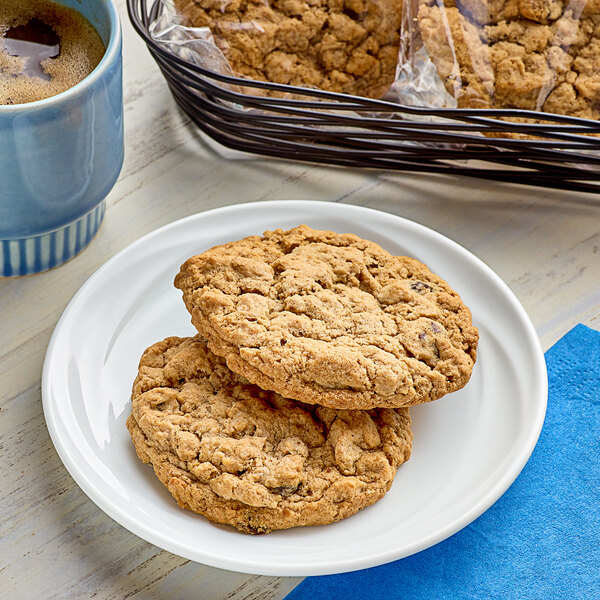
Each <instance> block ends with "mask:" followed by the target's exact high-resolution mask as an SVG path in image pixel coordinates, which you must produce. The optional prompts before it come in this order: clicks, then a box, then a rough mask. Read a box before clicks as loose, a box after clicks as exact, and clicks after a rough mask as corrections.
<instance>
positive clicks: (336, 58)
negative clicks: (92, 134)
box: [151, 0, 600, 120]
mask: <svg viewBox="0 0 600 600" xmlns="http://www.w3.org/2000/svg"><path fill="white" fill-rule="evenodd" d="M160 1H161V4H162V6H161V9H162V10H161V11H160V13H159V14H160V16H159V18H158V19H157V21H156V22H155V23H153V24H152V27H151V32H152V35H153V37H154V39H155V40H156V41H158V42H160V43H165V44H168V45H170V46H171V48H172V49H173V50H174V51H176V52H177V53H179V54H180V55H182V56H184V57H185V58H187V59H188V60H193V61H196V62H197V63H198V64H201V65H202V66H205V67H208V68H210V69H211V70H213V71H217V72H220V73H224V74H235V75H237V76H239V77H242V78H249V79H258V80H262V81H270V82H274V83H283V84H291V85H296V86H303V87H308V88H320V89H324V90H329V91H335V92H343V93H347V94H354V95H359V96H369V97H375V98H379V97H383V98H385V99H388V100H392V101H396V102H398V103H400V104H404V105H409V106H424V107H429V108H455V107H458V108H503V109H506V108H510V109H521V110H533V111H545V112H550V113H558V114H564V115H570V116H575V117H583V118H587V119H594V120H596V119H598V117H599V116H600V0H570V1H568V0H230V1H228V0H160ZM252 93H260V92H257V91H256V89H253V90H252ZM511 120H514V118H513V119H511ZM517 120H520V119H517Z"/></svg>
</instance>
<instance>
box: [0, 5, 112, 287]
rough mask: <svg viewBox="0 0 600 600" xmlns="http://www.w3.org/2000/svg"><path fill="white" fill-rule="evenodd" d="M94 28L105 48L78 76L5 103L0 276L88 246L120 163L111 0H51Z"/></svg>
mask: <svg viewBox="0 0 600 600" xmlns="http://www.w3.org/2000/svg"><path fill="white" fill-rule="evenodd" d="M54 1H55V2H57V3H58V4H62V5H65V6H68V7H70V8H73V9H75V10H77V11H78V12H79V13H80V14H82V15H83V16H84V17H86V18H87V20H88V21H90V22H91V24H92V25H93V26H94V27H95V28H96V30H97V31H98V33H99V34H100V37H101V38H102V41H103V42H104V45H105V47H106V52H105V54H104V56H103V58H102V60H101V61H100V63H99V64H98V66H97V67H96V68H95V69H94V70H93V71H92V72H91V73H90V74H89V75H88V76H87V77H86V78H85V79H84V80H83V81H81V82H80V83H78V84H77V85H75V86H73V87H72V88H70V89H68V90H66V91H65V92H62V93H60V94H57V95H56V96H52V97H50V98H47V99H45V100H38V101H37V102H31V103H28V104H15V105H0V276H4V277H11V276H17V275H28V274H30V273H38V272H40V271H45V270H47V269H51V268H52V267H55V266H57V265H59V264H61V263H63V262H65V261H67V260H69V259H70V258H72V257H73V256H75V255H76V254H78V253H79V252H80V251H81V250H83V248H85V247H86V246H87V245H88V244H89V242H90V241H91V239H92V238H93V237H94V235H95V234H96V232H97V231H98V228H99V227H100V224H101V222H102V219H103V217H104V211H105V198H106V196H107V195H108V193H109V191H110V190H111V188H112V187H113V185H114V184H115V182H116V180H117V177H118V176H119V172H120V171H121V166H122V165H123V88H122V59H121V26H120V22H119V15H118V13H117V10H116V8H115V6H114V4H113V3H112V1H111V0H86V2H82V1H81V0H54Z"/></svg>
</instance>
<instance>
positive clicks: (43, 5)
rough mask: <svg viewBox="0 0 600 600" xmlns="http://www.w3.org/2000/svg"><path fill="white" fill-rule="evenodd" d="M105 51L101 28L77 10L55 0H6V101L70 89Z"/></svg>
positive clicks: (2, 50) (2, 63) (1, 77)
mask: <svg viewBox="0 0 600 600" xmlns="http://www.w3.org/2000/svg"><path fill="white" fill-rule="evenodd" d="M104 52H105V48H104V45H103V43H102V40H101V39H100V36H99V35H98V33H97V32H96V30H95V29H94V28H93V27H92V25H91V24H90V23H89V22H88V21H87V20H86V19H85V18H84V17H83V16H82V15H81V14H79V13H78V12H76V11H75V10H73V9H70V8H67V7H65V6H62V5H60V4H58V3H55V2H51V1H50V0H28V1H27V2H23V0H0V104H20V103H24V102H33V101H35V100H41V99H43V98H48V97H50V96H54V95H56V94H59V93H60V92H63V91H65V90H67V89H69V88H70V87H73V86H74V85H76V84H77V83H79V82H80V81H81V80H82V79H84V78H85V77H87V76H88V75H89V74H90V73H91V72H92V71H93V70H94V68H95V67H96V66H97V65H98V63H99V62H100V60H101V59H102V56H103V55H104Z"/></svg>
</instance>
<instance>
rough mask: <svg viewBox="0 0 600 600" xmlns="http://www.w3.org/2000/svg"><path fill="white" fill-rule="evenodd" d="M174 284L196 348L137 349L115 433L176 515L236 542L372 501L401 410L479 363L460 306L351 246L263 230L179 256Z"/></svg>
mask: <svg viewBox="0 0 600 600" xmlns="http://www.w3.org/2000/svg"><path fill="white" fill-rule="evenodd" d="M175 285H176V287H178V288H179V289H180V290H182V292H183V299H184V302H185V305H186V307H187V309H188V310H189V312H190V313H191V316H192V323H193V324H194V325H195V327H196V329H197V330H198V335H196V336H195V337H191V338H168V339H166V340H164V341H162V342H159V343H157V344H155V345H154V346H152V347H150V348H149V349H148V350H146V352H145V353H144V355H143V356H142V359H141V362H140V367H139V374H138V377H137V378H136V380H135V383H134V387H133V395H132V400H133V406H132V414H131V416H130V417H129V419H128V421H127V426H128V428H129V431H130V433H131V437H132V439H133V442H134V445H135V448H136V451H137V454H138V456H139V458H140V459H141V460H142V461H144V462H146V463H151V464H152V466H153V467H154V471H155V473H156V475H157V476H158V478H159V479H160V481H161V482H162V483H163V484H164V485H165V486H166V487H167V488H168V490H169V491H170V492H171V494H172V495H173V496H174V497H175V499H176V500H177V502H178V504H179V505H180V506H182V507H183V508H187V509H190V510H192V511H195V512H198V513H200V514H202V515H204V516H206V517H207V518H209V519H211V520H213V521H216V522H219V523H227V524H230V525H233V526H234V527H236V528H237V529H238V530H240V531H243V532H246V533H265V532H268V531H271V530H273V529H284V528H288V527H295V526H299V525H323V524H326V523H331V522H333V521H337V520H339V519H342V518H345V517H348V516H350V515H352V514H354V513H355V512H357V511H358V510H360V509H361V508H363V507H365V506H368V505H370V504H373V503H374V502H376V501H377V500H378V499H380V498H382V497H383V496H384V494H385V493H386V492H387V491H388V490H389V488H390V486H391V484H392V480H393V478H394V475H395V473H396V470H397V469H398V467H399V466H400V465H401V464H402V463H403V462H405V461H406V460H407V459H408V458H409V456H410V451H411V444H412V433H411V429H410V416H409V412H408V408H407V407H409V406H413V405H415V404H419V403H423V402H429V401H431V400H436V399H438V398H440V397H441V396H443V395H444V394H447V393H449V392H452V391H455V390H458V389H460V388H461V387H463V386H464V385H465V384H466V383H467V381H468V380H469V377H470V374H471V370H472V368H473V364H474V362H475V355H476V346H477V340H478V333H477V329H476V328H475V327H474V326H473V325H472V323H471V314H470V312H469V309H468V308H467V307H466V306H465V305H464V304H463V303H462V301H461V299H460V297H459V296H458V294H456V292H454V291H453V290H452V289H451V288H450V287H449V286H448V284H447V283H446V282H444V281H443V280H442V279H440V278H439V277H437V276H436V275H434V274H433V273H431V271H429V270H428V269H427V267H426V266H425V265H423V264H422V263H420V262H419V261H417V260H414V259H412V258H407V257H396V256H392V255H391V254H389V253H388V252H386V251H385V250H383V249H382V248H381V247H379V246H378V245H376V244H374V243H372V242H369V241H366V240H363V239H360V238H359V237H357V236H355V235H352V234H343V235H342V234H337V233H333V232H330V231H317V230H314V229H311V228H309V227H306V226H300V227H296V228H295V229H292V230H289V231H282V230H276V231H268V232H266V233H265V234H264V236H263V237H256V236H253V237H249V238H245V239H243V240H240V241H236V242H232V243H229V244H226V245H223V246H217V247H215V248H212V249H211V250H208V251H207V252H204V253H203V254H200V255H198V256H194V257H192V258H190V259H189V260H188V261H187V262H185V264H184V265H183V266H182V267H181V270H180V272H179V274H178V275H177V277H176V279H175Z"/></svg>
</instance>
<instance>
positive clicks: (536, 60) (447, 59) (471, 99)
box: [418, 0, 600, 119]
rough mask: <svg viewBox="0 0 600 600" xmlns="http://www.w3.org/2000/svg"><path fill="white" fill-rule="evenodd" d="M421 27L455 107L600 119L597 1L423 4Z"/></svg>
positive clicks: (467, 0)
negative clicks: (503, 109)
mask: <svg viewBox="0 0 600 600" xmlns="http://www.w3.org/2000/svg"><path fill="white" fill-rule="evenodd" d="M418 26H419V31H420V33H421V37H422V39H423V43H424V45H425V47H426V49H427V52H428V54H429V57H430V58H431V60H432V62H433V64H434V65H435V67H436V69H437V71H438V74H439V76H440V78H441V80H442V82H443V83H444V85H445V87H446V90H447V91H448V92H449V93H450V94H451V95H452V96H453V97H454V98H456V100H457V102H458V106H459V107H460V108H517V109H524V110H538V111H540V110H541V111H544V112H548V113H557V114H565V115H571V116H575V117H582V118H586V119H598V118H600V3H598V2H597V1H596V0H594V1H593V2H586V1H585V0H574V1H573V2H569V3H563V2H562V1H560V0H539V1H535V0H520V1H515V0H512V1H511V2H498V1H496V2H486V1H485V0H461V1H458V0H457V2H456V3H455V2H454V1H453V0H446V2H445V4H443V3H441V2H437V3H436V2H435V0H424V1H422V3H421V6H420V8H419V12H418Z"/></svg>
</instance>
